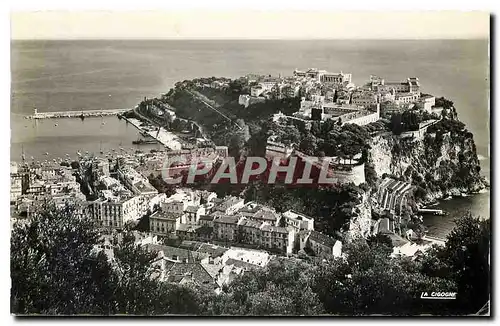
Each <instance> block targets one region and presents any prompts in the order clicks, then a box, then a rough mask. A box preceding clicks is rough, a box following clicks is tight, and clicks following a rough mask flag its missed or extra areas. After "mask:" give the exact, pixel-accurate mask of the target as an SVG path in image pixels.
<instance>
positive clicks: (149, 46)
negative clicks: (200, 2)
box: [10, 39, 490, 237]
mask: <svg viewBox="0 0 500 326" xmlns="http://www.w3.org/2000/svg"><path fill="white" fill-rule="evenodd" d="M488 53H489V43H488V40H486V39H474V40H293V41H288V40H286V41H285V40H266V41H264V40H245V41H243V40H223V41H222V40H182V41H179V40H79V41H74V40H71V41H69V40H64V41H55V40H50V41H43V40H36V41H24V40H23V41H12V42H11V76H12V85H11V116H10V123H11V149H10V155H11V158H10V159H11V161H19V160H20V159H21V154H22V153H24V154H25V157H26V158H27V159H33V160H40V161H45V160H49V161H50V160H54V159H58V158H76V153H77V152H78V151H79V152H82V153H84V152H87V151H88V152H89V153H96V154H99V153H110V152H112V151H113V150H115V151H116V150H122V151H135V150H138V149H139V150H144V149H146V150H149V149H150V148H155V145H150V146H146V147H144V145H132V141H133V140H135V139H137V138H138V132H137V129H135V128H134V127H133V126H131V125H129V124H126V123H125V122H124V121H122V120H119V119H117V118H116V117H97V118H86V119H85V120H81V119H49V120H40V121H34V120H27V119H25V118H24V116H26V115H29V114H32V113H33V110H34V109H35V108H36V109H37V110H38V111H39V112H46V111H65V110H95V109H114V108H132V107H134V106H135V105H137V103H139V102H140V101H141V100H142V99H143V98H144V97H154V96H158V95H160V94H164V93H167V92H168V90H169V89H170V88H171V87H173V85H174V83H175V82H177V81H181V80H185V79H192V78H195V77H211V76H217V77H219V76H220V77H221V76H224V77H239V76H242V75H246V74H249V73H256V74H271V75H280V74H281V75H282V76H283V75H291V74H292V72H293V70H294V69H296V68H299V69H305V68H309V67H315V68H320V69H326V70H328V71H332V72H336V71H343V72H345V73H352V76H353V77H352V79H353V82H354V83H355V84H357V85H361V84H363V83H365V82H366V81H368V80H369V78H370V75H377V76H381V77H383V78H385V80H396V81H397V80H404V79H406V78H407V77H414V76H415V77H418V78H419V80H420V83H421V85H422V86H421V87H422V91H423V92H425V93H430V94H433V95H435V96H444V97H446V98H448V99H451V100H452V101H453V102H454V103H455V107H456V109H457V111H458V115H459V118H460V119H461V120H462V121H463V122H464V123H465V124H466V126H467V128H468V129H469V130H470V131H471V132H472V133H473V134H474V139H475V142H476V145H477V151H478V156H479V158H480V160H481V168H482V172H481V173H482V174H483V175H485V176H486V177H487V178H488V179H489V178H490V153H489V144H490V131H489V117H490V113H489V92H490V91H489V89H490V87H489V86H490V76H489V55H488ZM120 148H121V149H120ZM439 207H442V208H443V209H445V210H446V211H448V212H449V213H450V214H449V215H447V216H426V217H425V218H424V224H425V225H426V226H427V228H428V231H429V235H432V236H437V237H445V236H446V235H447V234H448V233H449V232H450V230H451V229H452V228H453V226H454V222H453V220H454V218H456V217H459V216H460V215H461V214H465V213H466V212H468V211H471V212H472V214H474V215H476V216H480V217H481V218H489V216H490V194H489V193H488V192H487V193H482V194H477V195H473V196H470V197H465V198H457V199H451V200H448V201H441V202H440V204H439Z"/></svg>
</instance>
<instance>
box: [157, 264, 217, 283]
mask: <svg viewBox="0 0 500 326" xmlns="http://www.w3.org/2000/svg"><path fill="white" fill-rule="evenodd" d="M182 280H187V281H190V280H192V281H193V282H196V283H199V284H210V283H213V282H214V278H213V277H212V276H211V275H210V273H209V272H208V271H207V270H206V269H205V268H204V267H203V266H202V265H201V264H199V263H193V264H191V263H188V264H183V263H176V264H175V265H174V266H172V268H171V269H170V271H169V272H168V276H167V281H168V282H173V283H179V282H180V281H182Z"/></svg>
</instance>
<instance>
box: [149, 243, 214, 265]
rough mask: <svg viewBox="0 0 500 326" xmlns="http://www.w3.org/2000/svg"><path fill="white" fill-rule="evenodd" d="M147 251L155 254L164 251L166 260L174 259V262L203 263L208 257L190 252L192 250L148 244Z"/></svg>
mask: <svg viewBox="0 0 500 326" xmlns="http://www.w3.org/2000/svg"><path fill="white" fill-rule="evenodd" d="M146 249H147V250H149V251H153V252H160V251H162V252H163V255H164V256H165V258H168V259H172V260H180V261H183V260H184V259H187V260H190V261H192V260H195V261H201V260H202V259H204V258H207V257H208V254H203V253H199V252H195V251H190V250H187V249H183V248H177V247H171V246H164V245H157V244H147V245H146ZM174 256H176V258H177V259H174Z"/></svg>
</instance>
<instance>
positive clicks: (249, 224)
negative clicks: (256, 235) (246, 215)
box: [240, 219, 263, 229]
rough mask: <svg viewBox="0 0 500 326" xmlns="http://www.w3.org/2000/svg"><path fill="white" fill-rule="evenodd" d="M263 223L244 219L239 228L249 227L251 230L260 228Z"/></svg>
mask: <svg viewBox="0 0 500 326" xmlns="http://www.w3.org/2000/svg"><path fill="white" fill-rule="evenodd" d="M262 223H263V222H258V221H252V220H249V219H245V220H243V221H242V222H241V223H240V226H246V227H251V228H256V229H258V228H260V227H261V226H262Z"/></svg>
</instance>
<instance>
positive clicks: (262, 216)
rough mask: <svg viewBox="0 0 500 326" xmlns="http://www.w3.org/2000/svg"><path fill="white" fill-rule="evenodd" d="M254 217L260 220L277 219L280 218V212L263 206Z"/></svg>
mask: <svg viewBox="0 0 500 326" xmlns="http://www.w3.org/2000/svg"><path fill="white" fill-rule="evenodd" d="M253 218H256V219H259V220H267V221H276V220H277V219H278V214H277V213H276V212H273V211H272V210H270V209H268V208H263V209H261V210H259V211H258V212H257V213H255V215H254V216H253Z"/></svg>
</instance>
